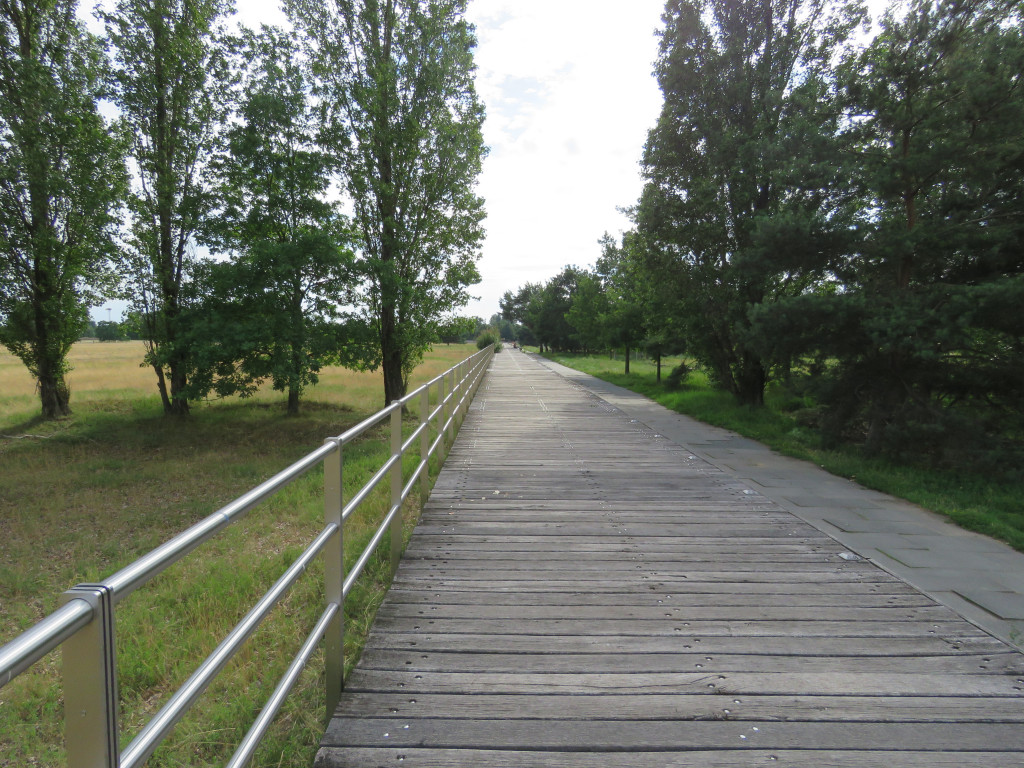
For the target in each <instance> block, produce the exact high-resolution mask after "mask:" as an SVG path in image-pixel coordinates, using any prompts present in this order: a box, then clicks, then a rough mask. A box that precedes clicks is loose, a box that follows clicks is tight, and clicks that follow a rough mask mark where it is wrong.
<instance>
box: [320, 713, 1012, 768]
mask: <svg viewBox="0 0 1024 768" xmlns="http://www.w3.org/2000/svg"><path fill="white" fill-rule="evenodd" d="M323 744H325V745H328V746H361V747H385V746H396V747H403V746H409V747H433V748H436V749H524V748H528V749H529V750H530V751H533V750H552V751H560V750H579V749H587V750H591V751H614V752H629V751H632V750H649V751H674V750H707V749H722V748H723V747H726V748H728V749H730V750H733V751H739V752H742V751H746V750H755V749H763V750H776V749H779V750H783V749H807V748H822V747H826V746H827V748H829V749H832V750H851V751H859V750H861V749H863V748H864V746H865V745H871V747H872V748H873V749H878V750H913V751H922V752H924V751H932V752H976V751H983V750H986V749H989V748H991V747H992V746H993V745H998V748H999V750H1000V751H1003V752H1009V751H1017V752H1024V728H1021V727H1020V725H1019V724H1017V723H895V722H894V723H867V722H845V723H836V722H827V721H826V722H765V721H760V722H759V724H756V725H755V724H752V723H750V722H749V721H747V722H740V721H730V720H691V721H686V722H685V724H683V723H681V722H679V721H672V722H670V723H666V721H661V720H574V721H572V722H571V724H569V723H566V722H565V721H551V722H547V721H525V720H512V719H494V720H482V719H473V720H462V719H458V718H456V719H440V718H379V719H370V720H368V719H359V718H353V719H349V718H343V717H339V718H335V719H333V720H332V721H331V724H330V725H329V726H328V728H327V733H326V734H325V735H324V740H323ZM896 765H899V763H898V762H897V763H896Z"/></svg>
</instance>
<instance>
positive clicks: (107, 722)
mask: <svg viewBox="0 0 1024 768" xmlns="http://www.w3.org/2000/svg"><path fill="white" fill-rule="evenodd" d="M72 600H85V601H86V602H87V603H89V605H91V606H92V609H93V618H92V621H90V622H89V623H88V624H87V625H86V626H84V627H83V628H82V629H80V630H79V631H78V632H76V633H75V634H74V635H72V636H71V637H69V638H68V639H67V640H66V641H65V642H64V645H63V648H62V651H63V669H64V671H63V678H64V739H65V744H66V746H67V754H68V763H67V764H68V768H98V767H101V768H118V766H119V765H120V762H121V753H120V747H119V745H118V690H117V648H116V643H115V636H114V599H113V591H112V590H111V589H110V587H108V586H106V585H105V584H79V585H77V586H75V587H72V588H71V589H69V590H68V591H67V592H65V593H64V595H63V601H64V602H65V603H68V602H70V601H72Z"/></svg>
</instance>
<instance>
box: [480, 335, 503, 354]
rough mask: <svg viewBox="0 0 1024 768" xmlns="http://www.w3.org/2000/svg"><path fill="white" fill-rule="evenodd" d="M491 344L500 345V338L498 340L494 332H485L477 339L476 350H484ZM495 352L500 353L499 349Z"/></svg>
mask: <svg viewBox="0 0 1024 768" xmlns="http://www.w3.org/2000/svg"><path fill="white" fill-rule="evenodd" d="M491 344H495V345H496V344H498V338H497V336H495V335H494V332H493V331H484V332H483V333H481V334H480V335H479V336H477V337H476V348H477V349H483V348H484V347H489V346H490V345H491ZM494 351H495V352H497V351H498V350H497V348H495V350H494Z"/></svg>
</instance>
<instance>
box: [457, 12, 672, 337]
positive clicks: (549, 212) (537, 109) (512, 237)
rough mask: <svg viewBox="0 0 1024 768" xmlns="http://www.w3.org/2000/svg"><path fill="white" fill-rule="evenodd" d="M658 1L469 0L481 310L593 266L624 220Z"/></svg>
mask: <svg viewBox="0 0 1024 768" xmlns="http://www.w3.org/2000/svg"><path fill="white" fill-rule="evenodd" d="M663 8H664V3H663V0H590V1H589V2H584V1H583V0H546V1H544V0H471V2H470V4H469V12H468V16H469V20H470V21H471V22H473V23H474V24H476V26H477V35H478V38H479V45H478V48H477V51H476V62H477V66H478V70H479V71H478V76H477V88H478V91H479V93H480V96H481V98H482V99H483V101H484V103H485V104H486V105H487V123H486V124H485V126H484V137H485V140H486V141H487V143H488V145H489V146H490V147H491V154H490V156H489V157H488V159H487V160H486V161H485V165H484V171H483V174H482V177H481V179H480V193H481V194H482V195H483V197H484V198H485V199H486V201H487V213H488V218H487V221H486V222H485V226H486V228H487V233H488V235H487V240H486V242H485V244H484V248H483V258H482V259H481V261H480V272H481V275H482V277H483V281H482V282H481V283H480V284H479V285H477V286H474V287H473V289H472V292H473V293H474V294H475V295H478V296H480V300H479V301H474V302H472V303H471V304H470V306H469V307H468V308H467V312H468V313H469V314H475V315H480V316H482V317H484V318H487V317H489V316H490V315H491V314H493V313H495V312H497V311H498V299H499V298H500V297H501V295H502V294H503V293H504V292H505V291H506V290H514V289H516V288H517V287H519V286H520V285H522V284H523V283H526V282H539V281H544V280H547V279H548V278H550V277H552V276H553V275H554V274H555V273H556V272H558V271H559V270H560V269H561V268H562V267H563V266H564V265H566V264H577V265H580V266H584V265H587V264H592V263H593V262H594V261H595V260H596V258H597V255H598V246H597V240H598V238H600V237H601V235H602V234H603V233H604V232H605V231H610V232H612V233H613V234H618V233H619V232H621V231H622V230H624V229H626V228H628V227H629V222H628V221H627V220H626V219H625V217H623V216H622V215H621V214H620V213H618V211H617V208H618V207H620V206H629V205H632V204H633V203H635V202H636V200H637V198H638V197H639V194H640V189H641V179H640V173H639V161H640V155H641V151H642V148H643V143H644V140H645V139H646V136H647V130H648V129H649V128H651V127H652V126H653V125H654V121H655V119H656V118H657V114H658V110H659V108H660V105H661V96H660V93H659V91H658V88H657V84H656V82H655V80H654V78H653V76H652V74H651V72H652V69H653V63H654V60H655V58H656V56H657V38H656V37H655V34H654V33H655V30H656V29H658V27H659V26H660V15H661V11H662V9H663Z"/></svg>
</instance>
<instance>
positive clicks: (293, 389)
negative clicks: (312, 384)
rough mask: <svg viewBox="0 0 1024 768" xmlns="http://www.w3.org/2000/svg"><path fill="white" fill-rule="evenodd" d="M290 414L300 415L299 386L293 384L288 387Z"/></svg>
mask: <svg viewBox="0 0 1024 768" xmlns="http://www.w3.org/2000/svg"><path fill="white" fill-rule="evenodd" d="M288 415H289V416H298V415H299V386H298V385H297V384H292V385H291V386H290V387H289V388H288Z"/></svg>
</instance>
